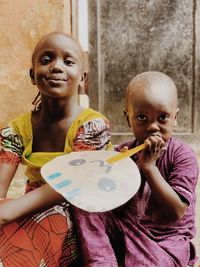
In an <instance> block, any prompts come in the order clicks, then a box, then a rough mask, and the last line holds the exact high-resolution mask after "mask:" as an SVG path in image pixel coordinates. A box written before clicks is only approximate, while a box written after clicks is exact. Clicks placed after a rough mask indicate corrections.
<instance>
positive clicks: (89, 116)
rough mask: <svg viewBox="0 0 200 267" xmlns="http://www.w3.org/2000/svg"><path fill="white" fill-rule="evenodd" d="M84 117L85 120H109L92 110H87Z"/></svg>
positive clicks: (83, 114)
mask: <svg viewBox="0 0 200 267" xmlns="http://www.w3.org/2000/svg"><path fill="white" fill-rule="evenodd" d="M82 116H83V117H84V119H85V120H88V119H96V118H102V119H105V120H108V119H107V118H106V116H105V115H103V114H102V113H101V112H99V111H96V110H94V109H92V108H86V109H84V111H83V112H82Z"/></svg>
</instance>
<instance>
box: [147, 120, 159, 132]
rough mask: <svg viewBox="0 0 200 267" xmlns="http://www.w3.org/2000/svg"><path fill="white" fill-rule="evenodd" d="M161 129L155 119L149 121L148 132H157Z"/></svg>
mask: <svg viewBox="0 0 200 267" xmlns="http://www.w3.org/2000/svg"><path fill="white" fill-rule="evenodd" d="M159 130H160V128H159V126H158V124H157V123H156V122H155V121H154V122H151V123H149V125H148V127H147V131H148V132H156V131H159Z"/></svg>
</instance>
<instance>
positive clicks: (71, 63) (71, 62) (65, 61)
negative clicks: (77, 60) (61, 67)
mask: <svg viewBox="0 0 200 267" xmlns="http://www.w3.org/2000/svg"><path fill="white" fill-rule="evenodd" d="M64 63H65V64H66V65H68V66H71V65H73V64H74V61H73V60H72V59H71V58H66V59H65V60H64Z"/></svg>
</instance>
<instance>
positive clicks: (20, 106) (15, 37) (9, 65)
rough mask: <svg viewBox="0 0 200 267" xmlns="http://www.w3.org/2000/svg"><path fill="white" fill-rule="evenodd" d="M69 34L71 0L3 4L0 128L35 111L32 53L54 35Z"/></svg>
mask: <svg viewBox="0 0 200 267" xmlns="http://www.w3.org/2000/svg"><path fill="white" fill-rule="evenodd" d="M55 30H57V31H65V32H67V33H70V32H71V30H70V0H42V1H41V0H34V1H29V0H1V1H0V109H1V112H0V113H1V115H0V126H4V125H6V124H7V122H8V121H9V120H10V119H12V118H15V117H16V116H17V115H19V114H21V113H23V112H24V111H29V110H31V109H32V104H31V102H32V101H33V99H34V97H35V95H36V94H37V89H36V88H35V87H34V86H32V84H31V82H30V78H29V68H30V66H31V54H32V50H33V48H34V46H35V44H36V43H37V41H38V40H39V38H40V37H41V36H42V35H44V34H46V33H48V32H51V31H55Z"/></svg>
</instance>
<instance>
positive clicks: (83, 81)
mask: <svg viewBox="0 0 200 267" xmlns="http://www.w3.org/2000/svg"><path fill="white" fill-rule="evenodd" d="M86 78H87V72H86V71H84V72H83V73H82V74H81V80H80V83H79V85H80V86H81V87H84V84H85V81H86Z"/></svg>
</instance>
